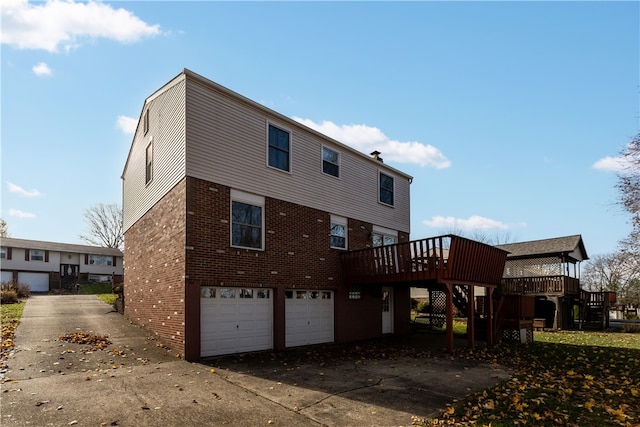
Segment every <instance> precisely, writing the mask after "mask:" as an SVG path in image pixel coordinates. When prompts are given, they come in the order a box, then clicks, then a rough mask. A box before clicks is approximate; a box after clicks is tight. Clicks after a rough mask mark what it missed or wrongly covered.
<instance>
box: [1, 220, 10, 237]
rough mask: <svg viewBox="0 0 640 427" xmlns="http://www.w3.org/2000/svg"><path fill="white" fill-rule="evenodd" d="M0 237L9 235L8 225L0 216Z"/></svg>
mask: <svg viewBox="0 0 640 427" xmlns="http://www.w3.org/2000/svg"><path fill="white" fill-rule="evenodd" d="M0 237H9V226H8V225H7V221H5V220H4V219H2V218H0Z"/></svg>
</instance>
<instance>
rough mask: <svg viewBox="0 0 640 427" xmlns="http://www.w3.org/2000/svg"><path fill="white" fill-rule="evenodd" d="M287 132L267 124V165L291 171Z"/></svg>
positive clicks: (288, 135)
mask: <svg viewBox="0 0 640 427" xmlns="http://www.w3.org/2000/svg"><path fill="white" fill-rule="evenodd" d="M290 142H291V141H290V134H289V132H287V131H285V130H282V129H280V128H277V127H275V126H272V125H269V166H271V167H273V168H276V169H280V170H283V171H285V172H289V171H291V146H290V145H291V144H290Z"/></svg>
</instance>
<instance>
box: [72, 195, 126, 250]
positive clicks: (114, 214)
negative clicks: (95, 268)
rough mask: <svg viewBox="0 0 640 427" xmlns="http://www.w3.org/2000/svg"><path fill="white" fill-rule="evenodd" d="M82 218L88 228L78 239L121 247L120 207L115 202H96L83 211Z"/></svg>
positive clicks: (97, 244)
mask: <svg viewBox="0 0 640 427" xmlns="http://www.w3.org/2000/svg"><path fill="white" fill-rule="evenodd" d="M84 219H85V221H86V222H87V226H88V228H89V230H88V232H87V233H86V234H81V235H80V239H82V240H84V241H85V242H87V243H90V244H92V245H96V246H103V247H107V248H118V249H122V247H123V244H124V233H123V227H122V209H120V206H119V205H117V204H115V203H114V204H109V205H105V204H102V203H100V204H98V205H95V206H92V207H90V208H89V209H87V210H85V211H84Z"/></svg>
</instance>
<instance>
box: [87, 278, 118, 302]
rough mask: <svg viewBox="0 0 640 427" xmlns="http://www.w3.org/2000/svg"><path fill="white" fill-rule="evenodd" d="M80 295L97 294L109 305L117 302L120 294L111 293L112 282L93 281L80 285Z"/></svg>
mask: <svg viewBox="0 0 640 427" xmlns="http://www.w3.org/2000/svg"><path fill="white" fill-rule="evenodd" d="M78 294H79V295H97V296H98V298H100V299H101V300H102V301H104V302H105V303H107V304H109V305H113V303H115V302H116V298H117V297H118V295H116V294H114V293H111V283H92V284H85V285H80V288H79V289H78Z"/></svg>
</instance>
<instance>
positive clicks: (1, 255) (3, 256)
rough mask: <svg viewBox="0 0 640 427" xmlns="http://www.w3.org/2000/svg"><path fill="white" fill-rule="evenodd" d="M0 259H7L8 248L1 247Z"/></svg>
mask: <svg viewBox="0 0 640 427" xmlns="http://www.w3.org/2000/svg"><path fill="white" fill-rule="evenodd" d="M0 259H7V248H5V247H4V246H3V247H0Z"/></svg>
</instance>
